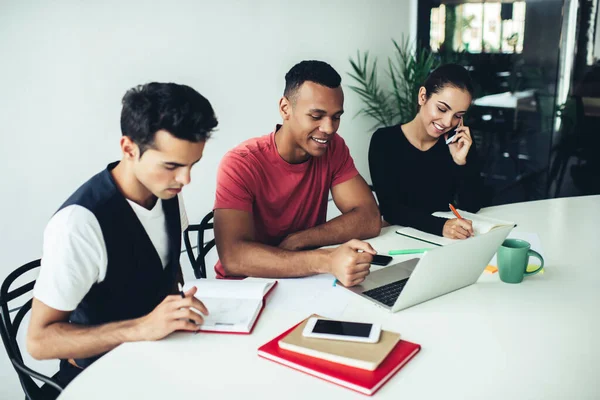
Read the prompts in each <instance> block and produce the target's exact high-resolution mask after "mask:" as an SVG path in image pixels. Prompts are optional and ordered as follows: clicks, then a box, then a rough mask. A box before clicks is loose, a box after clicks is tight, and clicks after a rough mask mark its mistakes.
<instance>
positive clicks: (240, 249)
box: [214, 61, 381, 286]
mask: <svg viewBox="0 0 600 400" xmlns="http://www.w3.org/2000/svg"><path fill="white" fill-rule="evenodd" d="M285 81H286V86H285V91H284V95H283V97H282V98H281V100H279V113H280V114H281V117H282V118H283V124H282V125H281V126H279V125H278V126H277V127H276V128H275V130H274V131H273V132H272V133H270V134H268V135H265V136H262V137H258V138H254V139H250V140H248V141H246V142H244V143H242V144H240V145H239V146H237V147H236V148H234V149H233V150H231V151H229V152H228V153H227V154H226V155H225V156H224V157H223V160H222V161H221V164H220V166H219V171H218V173H217V193H216V200H215V206H214V208H215V217H214V227H215V238H216V241H217V250H218V253H219V257H220V261H219V262H218V263H217V265H216V266H215V271H216V272H217V277H220V278H223V277H234V276H257V277H298V276H307V275H313V274H318V273H331V274H333V275H334V276H335V277H336V278H337V279H338V280H339V281H340V282H341V283H342V284H343V285H345V286H353V285H357V284H359V283H361V282H362V281H363V280H364V279H365V277H366V276H367V275H368V274H369V267H370V262H371V260H372V254H375V251H374V250H373V248H372V247H371V246H370V245H369V244H368V243H365V242H362V241H360V240H357V238H358V239H366V238H370V237H374V236H377V235H378V234H379V232H380V230H381V217H380V214H379V209H378V207H377V203H376V202H375V199H374V197H373V194H372V193H371V190H370V189H369V187H368V185H367V184H366V182H365V181H364V179H363V178H362V177H361V176H360V175H359V173H358V171H357V170H356V168H355V166H354V161H353V160H352V157H351V156H350V152H349V151H348V147H347V146H346V144H345V142H344V140H343V139H342V138H341V137H340V136H339V135H338V134H337V129H338V126H339V124H340V116H341V115H342V113H343V112H344V110H343V105H344V94H343V92H342V88H341V86H340V83H341V77H340V75H339V74H338V73H337V72H336V71H335V70H334V69H333V68H332V67H331V66H330V65H329V64H327V63H324V62H322V61H303V62H301V63H299V64H297V65H295V66H294V67H293V68H292V69H291V70H290V71H289V72H288V73H287V74H286V76H285ZM330 190H331V193H332V195H333V200H334V201H335V204H336V206H337V207H338V208H339V210H340V211H341V212H342V215H340V216H339V217H337V218H334V219H332V220H331V221H328V222H326V215H327V200H328V195H329V191H330ZM346 241H347V242H346ZM343 242H346V243H344V244H342V245H341V246H339V247H337V248H328V249H317V248H319V247H321V246H327V245H332V244H339V243H343ZM361 250H362V251H361Z"/></svg>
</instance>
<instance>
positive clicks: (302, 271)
mask: <svg viewBox="0 0 600 400" xmlns="http://www.w3.org/2000/svg"><path fill="white" fill-rule="evenodd" d="M232 248H234V249H235V250H234V251H229V252H228V253H230V254H231V255H230V256H227V255H226V254H221V253H219V257H220V259H221V263H222V264H223V267H224V269H225V271H226V272H227V275H230V276H236V275H237V276H254V277H261V278H285V277H288V278H292V277H302V276H309V275H315V274H319V273H324V272H329V258H328V254H329V253H330V251H331V250H328V249H318V250H310V251H289V250H284V249H280V248H277V247H272V246H267V245H265V244H262V243H257V242H252V241H240V242H237V243H235V246H233V247H232Z"/></svg>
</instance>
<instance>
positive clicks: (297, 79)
mask: <svg viewBox="0 0 600 400" xmlns="http://www.w3.org/2000/svg"><path fill="white" fill-rule="evenodd" d="M306 81H310V82H314V83H317V84H319V85H323V86H327V87H329V88H332V89H334V88H337V87H339V86H340V84H341V82H342V77H341V76H340V74H338V73H337V72H336V70H335V69H333V67H332V66H331V65H329V64H327V63H326V62H323V61H316V60H310V61H302V62H299V63H298V64H296V65H294V66H293V67H292V69H290V70H289V71H288V73H287V74H285V90H284V91H283V95H284V96H285V97H287V98H288V100H290V101H291V102H292V103H295V96H296V93H297V92H298V89H299V88H300V86H302V84H303V83H304V82H306Z"/></svg>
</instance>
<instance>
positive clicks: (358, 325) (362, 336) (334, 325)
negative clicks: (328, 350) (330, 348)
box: [302, 317, 381, 343]
mask: <svg viewBox="0 0 600 400" xmlns="http://www.w3.org/2000/svg"><path fill="white" fill-rule="evenodd" d="M380 335H381V325H379V324H367V323H363V322H349V321H336V320H330V319H321V318H316V317H311V318H309V319H308V321H307V322H306V326H305V327H304V330H303V331H302V336H305V337H310V338H317V339H331V340H346V341H349V342H364V343H377V342H379V336H380Z"/></svg>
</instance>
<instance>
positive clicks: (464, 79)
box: [423, 64, 474, 99]
mask: <svg viewBox="0 0 600 400" xmlns="http://www.w3.org/2000/svg"><path fill="white" fill-rule="evenodd" d="M423 86H424V87H425V91H426V94H425V96H426V98H427V99H429V98H430V97H431V95H432V94H434V93H438V92H439V91H440V90H443V89H444V88H445V87H446V86H451V87H455V88H457V89H462V90H465V91H467V92H469V94H470V95H471V97H473V90H474V89H473V81H472V80H471V76H470V75H469V72H468V71H467V70H466V69H465V68H464V67H463V66H461V65H458V64H444V65H442V66H440V67H438V68H436V69H435V70H434V71H433V72H432V73H431V74H429V76H428V77H427V79H426V80H425V83H424V84H423Z"/></svg>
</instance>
